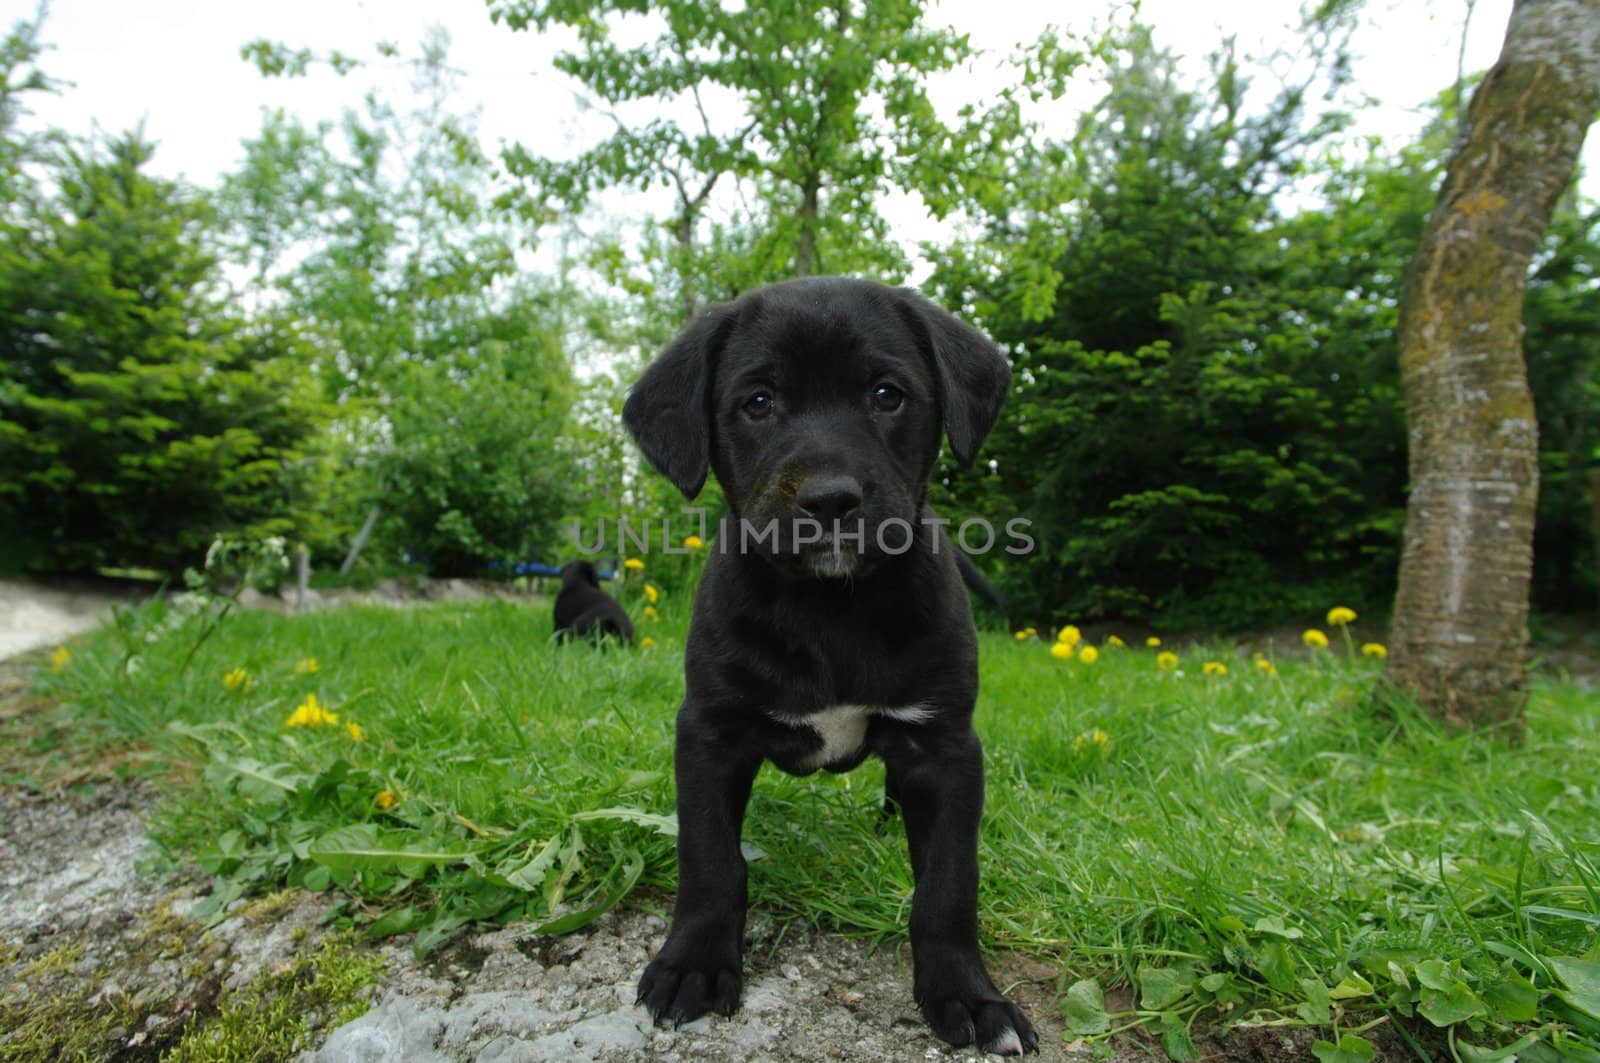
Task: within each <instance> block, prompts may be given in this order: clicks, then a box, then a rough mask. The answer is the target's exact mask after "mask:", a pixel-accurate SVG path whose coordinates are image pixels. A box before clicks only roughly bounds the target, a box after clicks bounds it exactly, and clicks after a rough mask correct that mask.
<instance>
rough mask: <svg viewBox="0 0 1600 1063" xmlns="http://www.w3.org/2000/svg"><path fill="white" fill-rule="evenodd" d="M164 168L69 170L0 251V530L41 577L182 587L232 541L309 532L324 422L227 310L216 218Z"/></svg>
mask: <svg viewBox="0 0 1600 1063" xmlns="http://www.w3.org/2000/svg"><path fill="white" fill-rule="evenodd" d="M151 150H152V149H151V147H150V145H149V144H148V143H146V142H144V141H143V140H141V139H140V138H139V137H138V136H137V135H129V136H124V137H121V138H118V139H115V140H112V141H111V142H109V143H108V144H107V145H105V146H104V147H103V148H97V149H92V150H90V151H87V152H85V151H76V150H72V151H68V152H67V153H66V155H65V156H64V158H63V160H62V161H61V163H60V164H59V165H58V166H56V167H53V168H52V170H51V172H50V175H49V176H50V178H51V184H52V185H54V186H55V188H56V191H55V192H54V194H52V195H48V196H41V197H39V199H38V201H37V202H31V203H30V204H29V205H28V209H27V211H26V212H25V216H24V217H23V218H22V219H21V220H20V221H19V222H18V223H17V224H16V225H15V226H14V227H12V226H8V227H7V228H6V229H5V231H4V234H3V235H4V239H3V241H0V414H3V417H0V516H3V517H4V518H5V525H6V527H7V529H8V531H7V534H6V535H5V536H4V537H3V538H4V539H5V541H6V545H7V547H8V548H13V549H15V548H18V547H20V548H21V551H22V554H23V556H22V558H21V559H20V560H21V561H22V562H23V563H24V564H26V565H28V566H29V567H34V568H41V569H50V570H56V571H71V572H85V571H93V570H95V569H96V568H98V567H101V566H107V565H115V566H148V567H152V568H155V569H157V570H160V571H165V572H177V571H180V570H181V569H182V568H183V566H184V565H186V564H193V563H194V562H195V561H196V560H197V559H198V558H199V556H200V555H201V554H203V553H204V552H205V549H206V547H207V545H208V544H209V542H210V541H211V538H212V537H213V536H214V535H215V534H217V533H218V532H223V531H243V532H246V533H248V534H253V535H265V534H295V533H296V531H297V528H296V525H295V522H294V519H293V515H292V513H291V511H290V507H289V505H288V504H287V499H286V491H287V490H288V484H289V479H290V475H291V470H292V469H293V467H294V466H295V465H296V463H297V462H298V461H299V460H300V457H301V454H302V447H303V446H304V445H305V443H306V441H307V440H308V439H309V438H310V437H311V436H312V435H313V434H314V433H315V432H316V431H317V430H318V428H320V426H321V425H322V424H323V423H324V422H325V419H326V415H327V413H326V409H325V407H324V406H323V405H322V404H321V403H320V402H319V401H318V400H317V396H316V393H315V387H314V382H313V381H312V379H311V377H310V375H309V373H308V372H307V364H306V362H305V361H304V358H303V353H304V352H303V351H302V350H300V349H298V347H297V346H296V345H295V343H294V341H293V340H292V339H291V338H289V337H287V336H285V335H284V334H282V333H278V332H275V331H272V330H263V329H257V328H253V327H251V326H250V324H249V323H247V322H246V321H244V320H243V319H242V318H240V317H239V316H238V315H237V314H235V313H234V312H233V311H232V309H231V308H230V307H229V306H228V305H227V304H226V303H225V302H224V301H223V300H222V299H221V298H219V296H218V295H217V291H218V289H219V287H220V270H219V269H218V264H217V260H216V258H215V256H214V255H212V254H211V253H210V251H209V250H207V247H206V244H205V230H206V228H207V226H208V225H209V224H210V219H211V213H210V210H209V207H208V205H207V204H206V202H205V200H204V198H203V197H201V196H199V195H198V194H196V193H195V192H194V191H193V190H192V189H187V188H185V187H183V186H181V185H179V184H177V183H175V182H170V181H164V180H159V179H156V178H153V177H150V176H149V175H148V174H147V173H146V172H145V168H146V164H147V163H148V161H149V158H150V153H151Z"/></svg>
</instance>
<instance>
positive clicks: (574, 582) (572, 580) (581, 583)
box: [561, 561, 600, 590]
mask: <svg viewBox="0 0 1600 1063" xmlns="http://www.w3.org/2000/svg"><path fill="white" fill-rule="evenodd" d="M598 586H600V574H599V573H598V572H596V571H595V570H594V565H592V564H591V563H589V562H588V561H568V562H567V563H566V564H564V565H562V566H561V589H562V590H567V589H569V588H572V587H598Z"/></svg>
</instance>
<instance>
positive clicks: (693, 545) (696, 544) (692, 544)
mask: <svg viewBox="0 0 1600 1063" xmlns="http://www.w3.org/2000/svg"><path fill="white" fill-rule="evenodd" d="M683 545H684V546H687V547H688V548H689V549H691V550H703V549H705V545H706V541H705V540H704V539H702V538H700V536H698V535H685V536H684V537H683Z"/></svg>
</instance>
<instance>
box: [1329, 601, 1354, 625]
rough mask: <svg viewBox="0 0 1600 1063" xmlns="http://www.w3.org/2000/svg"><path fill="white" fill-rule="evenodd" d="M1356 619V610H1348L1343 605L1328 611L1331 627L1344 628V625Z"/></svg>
mask: <svg viewBox="0 0 1600 1063" xmlns="http://www.w3.org/2000/svg"><path fill="white" fill-rule="evenodd" d="M1355 618H1356V611H1355V610H1354V609H1346V608H1345V607H1344V606H1342V605H1336V606H1334V607H1333V608H1332V609H1329V610H1328V626H1329V627H1344V625H1346V624H1348V623H1350V621H1352V620H1354V619H1355Z"/></svg>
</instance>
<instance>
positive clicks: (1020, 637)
mask: <svg viewBox="0 0 1600 1063" xmlns="http://www.w3.org/2000/svg"><path fill="white" fill-rule="evenodd" d="M1012 638H1014V639H1016V640H1017V641H1018V642H1025V641H1027V638H1028V633H1027V632H1026V631H1018V632H1017V633H1016V634H1015V635H1013V636H1012Z"/></svg>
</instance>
